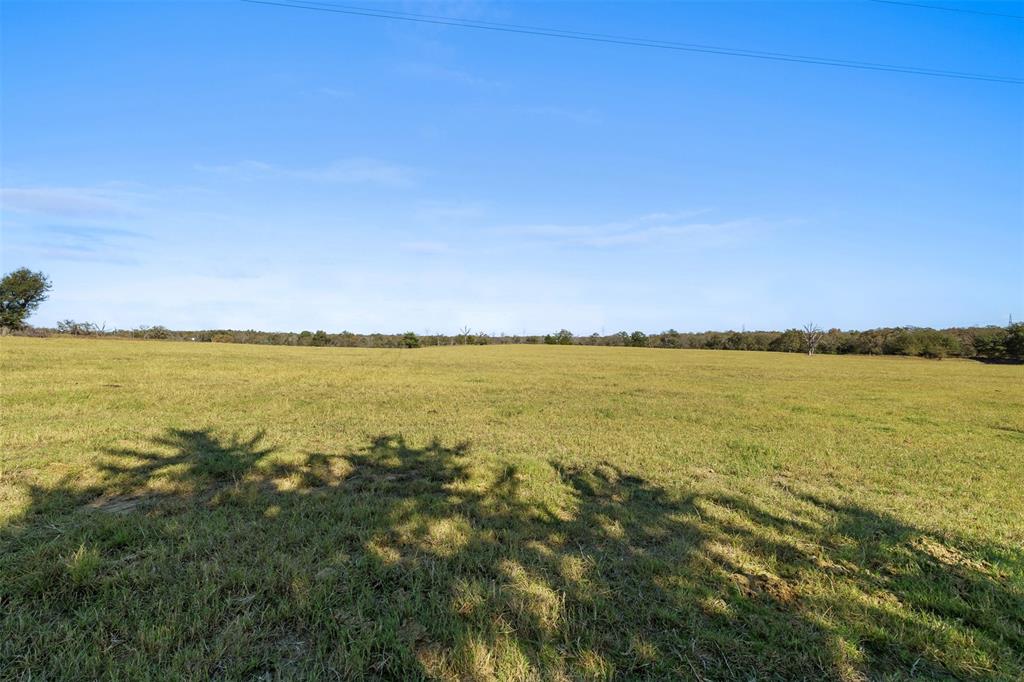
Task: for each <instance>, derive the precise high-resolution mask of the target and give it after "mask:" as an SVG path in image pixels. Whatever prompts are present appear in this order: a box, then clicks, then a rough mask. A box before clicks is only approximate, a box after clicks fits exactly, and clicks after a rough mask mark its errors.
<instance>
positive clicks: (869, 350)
mask: <svg viewBox="0 0 1024 682" xmlns="http://www.w3.org/2000/svg"><path fill="white" fill-rule="evenodd" d="M21 333H22V334H27V335H39V336H45V335H49V334H69V335H75V336H105V337H115V338H132V339H164V340H171V341H191V342H204V343H205V342H213V343H249V344H263V345H282V346H333V347H342V348H419V347H423V346H448V345H488V344H554V345H578V346H632V347H642V348H692V349H707V350H756V351H777V352H785V353H806V352H808V350H809V343H811V342H812V341H811V339H810V338H809V334H808V329H787V330H785V331H781V332H780V331H706V332H679V331H676V330H674V329H669V330H668V331H664V332H661V333H657V334H647V333H645V332H642V331H634V332H625V331H622V332H618V333H616V334H608V335H601V334H591V335H589V336H579V335H575V334H573V333H572V332H570V331H569V330H567V329H562V330H559V331H558V332H554V333H552V334H546V335H518V334H515V335H507V334H498V335H492V334H487V333H485V332H480V331H471V330H470V329H469V328H465V329H463V330H462V331H460V332H459V333H458V334H416V333H414V332H406V333H404V334H356V333H354V332H349V331H343V332H340V333H336V334H331V333H327V332H325V331H322V330H319V331H315V332H311V331H303V332H299V333H294V332H263V331H256V330H252V329H250V330H244V331H242V330H235V329H206V330H199V331H174V330H171V329H168V328H166V327H162V326H155V327H139V328H137V329H132V330H120V329H117V330H112V331H108V330H106V329H105V328H104V327H100V326H98V325H95V324H91V323H88V322H75V321H74V320H64V321H62V322H60V323H58V325H57V328H55V329H45V328H27V329H25V330H23V331H22V332H21ZM816 333H817V335H816V336H814V337H813V351H814V352H815V353H820V354H839V355H846V354H857V355H909V356H918V357H929V358H944V357H964V358H978V359H985V360H993V361H1000V360H1008V361H1019V360H1022V359H1024V324H1022V323H1011V324H1009V325H1008V326H1006V327H997V326H988V327H951V328H948V329H932V328H928V327H884V328H879V329H869V330H866V331H854V330H841V329H829V330H827V331H823V330H817V332H816Z"/></svg>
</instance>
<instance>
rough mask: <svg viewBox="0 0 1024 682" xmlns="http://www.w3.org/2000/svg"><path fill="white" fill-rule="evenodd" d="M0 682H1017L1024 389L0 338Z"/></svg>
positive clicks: (457, 350) (469, 352) (863, 365)
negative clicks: (939, 680)
mask: <svg viewBox="0 0 1024 682" xmlns="http://www.w3.org/2000/svg"><path fill="white" fill-rule="evenodd" d="M0 377H2V379H0V677H10V678H19V677H24V678H27V677H29V676H31V677H33V678H35V677H39V678H45V679H54V678H72V677H74V678H97V677H104V676H108V677H119V678H128V679H143V678H146V677H151V678H161V679H167V678H168V677H173V676H188V677H193V678H209V677H217V678H230V679H252V678H257V679H264V678H278V677H279V678H294V677H303V678H308V677H323V678H338V677H341V678H362V677H365V678H392V679H395V678H397V679H416V678H432V679H501V680H509V679H512V680H520V679H521V680H527V679H608V678H620V679H641V678H650V679H666V678H684V679H685V678H690V679H709V680H710V679H744V680H745V679H751V678H757V679H772V678H787V679H792V678H805V679H822V678H830V679H844V680H857V679H879V678H883V677H891V678H894V679H900V678H907V677H914V676H922V677H958V678H968V679H1006V680H1011V679H1020V678H1021V677H1022V676H1024V549H1022V547H1024V368H1022V367H1017V366H1005V365H1002V366H1000V365H984V364H980V363H975V362H970V361H962V360H945V361H941V362H940V361H927V360H919V359H910V358H898V357H860V356H838V357H837V356H829V357H826V356H819V357H813V358H808V357H806V356H798V355H789V354H770V353H755V352H743V353H737V352H727V351H658V350H650V349H629V348H585V347H555V346H497V347H486V346H484V347H441V348H424V349H418V350H407V351H402V350H348V349H336V348H288V347H259V346H239V345H226V344H189V343H161V342H132V341H100V340H74V339H23V338H4V339H2V340H0Z"/></svg>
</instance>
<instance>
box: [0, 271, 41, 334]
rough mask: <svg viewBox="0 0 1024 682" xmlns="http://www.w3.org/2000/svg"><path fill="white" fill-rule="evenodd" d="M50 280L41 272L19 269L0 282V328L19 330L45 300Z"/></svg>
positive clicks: (5, 276)
mask: <svg viewBox="0 0 1024 682" xmlns="http://www.w3.org/2000/svg"><path fill="white" fill-rule="evenodd" d="M50 286H51V285H50V280H49V279H48V278H47V276H46V275H44V274H43V273H42V272H32V271H31V270H29V269H28V268H19V269H17V270H14V271H13V272H9V273H7V274H6V275H4V277H3V279H2V280H0V327H8V328H10V329H21V328H23V327H24V326H25V320H26V319H27V318H28V316H29V315H31V314H32V313H33V312H34V311H35V309H36V308H38V307H39V304H40V303H42V302H43V301H45V300H46V297H47V292H49V291H50Z"/></svg>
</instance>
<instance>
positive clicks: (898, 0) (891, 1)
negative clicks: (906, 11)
mask: <svg viewBox="0 0 1024 682" xmlns="http://www.w3.org/2000/svg"><path fill="white" fill-rule="evenodd" d="M870 1H871V2H880V3H883V4H886V5H904V6H906V7H919V8H921V9H937V10H941V11H943V12H961V13H963V14H981V15H984V16H988V17H1006V18H1007V19H1024V14H1003V13H1001V12H986V11H984V10H980V9H964V8H963V7H942V6H941V5H928V4H925V3H923V2H904V0H870Z"/></svg>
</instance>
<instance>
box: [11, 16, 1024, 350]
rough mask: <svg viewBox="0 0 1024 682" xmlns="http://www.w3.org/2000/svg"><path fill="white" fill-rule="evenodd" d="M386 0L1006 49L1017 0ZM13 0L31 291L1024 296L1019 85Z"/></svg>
mask: <svg viewBox="0 0 1024 682" xmlns="http://www.w3.org/2000/svg"><path fill="white" fill-rule="evenodd" d="M352 1H353V2H354V3H356V4H366V0H360V2H356V0H352ZM935 4H942V5H945V6H949V7H960V8H969V9H976V10H986V11H995V12H1003V13H1011V14H1024V4H1022V3H992V2H988V3H982V2H975V3H955V2H940V1H939V0H936V2H935ZM379 6H380V7H390V8H393V9H404V10H407V11H416V12H425V13H435V14H445V15H451V16H458V17H465V18H470V19H482V20H488V21H500V22H510V23H517V24H531V25H539V26H550V27H554V28H563V29H570V30H577V31H590V32H600V33H613V34H620V35H628V36H640V37H646V38H655V39H662V40H673V41H685V42H694V43H706V44H713V45H721V46H725V47H737V48H744V49H752V50H767V51H781V52H790V53H800V54H810V55H815V56H823V57H834V58H840V59H851V60H863V61H877V62H888V63H894V64H901V65H910V66H920V67H930V68H939V69H951V70H960V71H972V72H980V73H988V74H998V75H1007V76H1013V77H1017V78H1020V77H1024V21H1020V20H1015V19H1010V18H1003V17H992V16H984V15H979V14H969V13H960V12H943V11H936V10H926V9H920V8H913V7H906V6H898V5H893V4H883V3H877V2H867V1H849V2H834V3H833V2H813V3H809V2H716V3H694V2H680V3H672V4H664V3H622V4H600V5H598V4H589V3H588V4H584V3H539V2H531V3H522V4H512V3H486V4H485V3H445V2H438V3H405V4H390V5H379ZM0 12H2V26H3V36H2V39H3V40H2V58H3V82H2V95H3V104H2V106H3V110H2V123H3V129H2V145H3V146H2V151H0V153H2V162H3V176H2V184H3V188H4V189H3V191H4V194H3V214H2V216H3V231H2V266H3V268H4V269H5V270H10V269H13V268H15V267H19V266H22V265H25V266H28V267H30V268H33V269H42V270H44V271H45V272H47V273H49V275H50V276H51V278H52V280H53V283H54V289H53V292H52V295H51V298H50V300H49V301H48V302H46V303H45V304H44V305H43V307H42V308H40V310H39V312H38V314H37V315H36V317H35V318H34V319H33V321H34V322H35V323H36V324H52V323H54V322H55V321H56V320H58V319H62V318H67V317H70V318H75V319H78V320H89V321H95V322H106V323H107V325H108V327H110V326H120V327H131V326H135V325H140V324H150V325H152V324H164V325H167V326H170V327H173V328H213V327H235V328H250V327H251V328H258V329H266V330H295V331H298V330H302V329H325V330H328V331H341V330H342V329H349V330H353V331H359V332H369V331H375V330H376V331H390V332H401V331H405V330H407V329H412V330H414V331H417V332H424V331H428V330H429V331H446V332H452V331H455V330H456V329H457V328H459V327H461V326H463V325H469V326H470V327H471V328H473V329H475V330H483V331H487V332H490V333H494V334H496V333H500V332H505V333H521V332H523V331H524V330H525V331H527V332H547V331H551V330H555V329H558V328H560V327H567V328H569V329H571V330H573V331H574V332H576V333H590V332H593V331H597V332H600V331H602V330H604V331H606V332H608V333H611V332H615V331H618V330H620V329H627V330H632V329H642V330H646V331H650V332H653V331H660V330H663V329H667V328H670V327H674V328H676V329H680V330H703V329H729V328H734V329H739V328H741V327H743V326H745V327H746V328H747V329H755V328H772V329H779V328H785V327H791V326H796V325H799V324H801V323H804V322H807V321H809V320H813V321H815V322H817V323H818V324H820V325H822V326H824V327H831V326H837V327H842V328H844V329H845V328H868V327H874V326H883V325H903V324H916V325H931V326H949V325H972V324H995V323H998V324H1005V322H1006V318H1007V316H1008V315H1009V314H1011V313H1012V314H1013V315H1014V317H1015V318H1018V319H1024V86H1020V85H1006V84H998V83H986V82H974V81H961V80H948V79H940V78H930V77H922V76H912V75H900V74H890V73H878V72H870V71H854V70H848V69H838V68H830V67H825V66H817V65H804V64H791V63H778V62H770V61H761V60H752V59H742V58H737V57H730V56H717V55H706V54H690V53H681V52H670V51H663V50H653V49H644V48H637V47H620V46H612V45H601V44H592V43H581V42H576V41H570V40H558V39H550V38H540V37H531V36H519V35H506V34H499V33H492V32H485V31H476V30H470V29H461V28H449V27H439V26H429V25H422V24H406V23H401V22H394V21H387V20H382V19H373V18H363V17H353V16H345V15H340V14H329V13H324V12H314V11H307V10H300V9H288V8H282V7H270V6H263V5H254V4H247V3H243V2H222V3H126V2H113V3H82V2H78V3H69V4H65V3H50V2H31V3H19V2H3V3H2V6H0Z"/></svg>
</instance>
